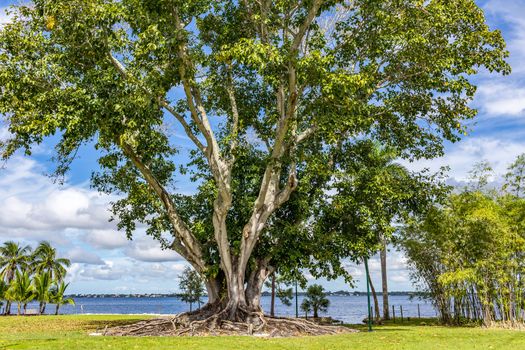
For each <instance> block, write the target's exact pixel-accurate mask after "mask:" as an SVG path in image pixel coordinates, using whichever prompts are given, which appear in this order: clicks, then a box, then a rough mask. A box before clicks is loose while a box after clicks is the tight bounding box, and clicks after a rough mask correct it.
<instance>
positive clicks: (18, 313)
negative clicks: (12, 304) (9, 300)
mask: <svg viewBox="0 0 525 350" xmlns="http://www.w3.org/2000/svg"><path fill="white" fill-rule="evenodd" d="M20 307H21V305H20V303H18V310H17V311H18V312H17V315H18V316H20Z"/></svg>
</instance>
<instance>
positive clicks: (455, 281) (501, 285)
mask: <svg viewBox="0 0 525 350" xmlns="http://www.w3.org/2000/svg"><path fill="white" fill-rule="evenodd" d="M489 168H490V166H489V165H488V164H486V163H484V165H483V166H481V167H480V166H479V165H477V166H476V167H475V170H474V171H473V172H472V173H478V174H481V176H476V177H475V178H473V181H474V182H475V184H474V186H472V187H471V188H473V189H472V190H469V189H465V190H464V191H463V192H461V193H455V194H451V195H450V197H449V198H448V200H447V201H446V203H444V205H443V206H436V207H434V208H433V209H432V210H430V211H429V212H428V213H426V215H424V216H422V217H421V218H419V219H417V220H414V221H412V222H410V223H409V225H408V226H407V227H406V228H405V229H404V230H403V232H402V235H401V240H400V243H401V247H402V248H403V250H404V251H405V252H406V255H407V257H408V261H409V264H410V265H411V267H412V268H413V277H414V280H416V281H419V282H420V283H421V284H422V287H423V288H424V289H425V290H426V291H428V292H430V294H431V295H432V299H433V301H434V303H435V304H436V306H437V307H438V310H439V311H440V314H441V317H442V318H443V320H445V321H447V322H450V321H456V322H459V321H460V319H461V318H462V317H464V318H466V319H478V320H483V322H485V324H490V323H491V322H493V321H494V320H495V319H496V318H499V319H502V320H504V321H512V322H514V321H516V320H522V317H523V315H522V313H521V311H520V310H521V309H522V308H523V305H524V299H523V295H524V290H523V284H522V282H521V276H522V275H523V273H524V271H525V270H524V269H525V265H524V264H523V256H524V255H523V254H524V252H525V230H524V228H525V220H524V218H525V201H524V200H523V199H522V198H519V197H516V196H514V195H509V194H507V193H505V192H504V191H503V190H498V189H494V190H492V191H485V189H484V188H483V187H480V186H481V184H486V177H485V175H483V174H485V173H486V172H485V171H481V172H480V171H478V169H489ZM479 179H481V181H480V180H479ZM451 305H453V306H454V315H452V314H451V311H450V310H451V309H450V306H451Z"/></svg>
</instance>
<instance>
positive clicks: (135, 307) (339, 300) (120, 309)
mask: <svg viewBox="0 0 525 350" xmlns="http://www.w3.org/2000/svg"><path fill="white" fill-rule="evenodd" d="M302 299H303V297H302V296H299V306H300V305H301V302H302ZM329 299H330V307H329V308H328V312H327V313H326V314H321V315H323V316H324V315H328V316H331V317H333V318H335V319H338V320H341V321H344V322H346V323H361V322H362V321H363V319H364V318H365V317H366V312H367V300H366V296H329ZM389 300H390V305H394V306H395V308H396V317H399V306H400V305H402V306H403V314H404V317H417V305H418V304H419V306H420V312H421V317H435V316H436V312H435V310H434V308H433V307H432V305H431V304H430V302H428V301H425V300H419V299H413V300H410V298H409V297H408V296H391V297H390V299H389ZM379 301H381V296H379ZM75 302H76V305H75V306H71V305H64V306H63V307H61V309H60V313H63V314H81V313H91V314H177V313H180V312H184V311H188V310H189V305H188V304H186V303H183V302H181V301H180V300H179V299H178V298H75ZM261 304H262V307H263V309H264V310H265V311H267V312H269V310H270V297H269V296H263V297H262V301H261ZM372 304H373V303H372ZM380 305H381V304H380ZM13 307H14V309H13V311H14V312H16V305H13ZM194 307H195V305H194ZM380 307H382V306H380ZM31 308H34V309H36V308H38V306H37V304H36V303H31V304H29V305H28V309H31ZM390 308H392V306H390ZM275 310H276V313H277V314H278V315H280V316H295V299H294V300H293V301H292V306H286V305H282V304H281V302H280V301H279V299H276V304H275ZM54 311H55V307H54V305H48V307H47V310H46V312H47V313H54ZM299 312H300V313H301V311H300V309H299Z"/></svg>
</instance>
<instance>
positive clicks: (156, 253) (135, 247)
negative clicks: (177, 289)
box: [124, 237, 182, 262]
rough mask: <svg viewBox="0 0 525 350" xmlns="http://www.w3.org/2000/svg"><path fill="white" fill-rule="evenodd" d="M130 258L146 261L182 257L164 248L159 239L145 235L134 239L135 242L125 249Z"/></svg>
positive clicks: (160, 260)
mask: <svg viewBox="0 0 525 350" xmlns="http://www.w3.org/2000/svg"><path fill="white" fill-rule="evenodd" d="M124 253H125V254H126V255H127V256H129V257H130V258H133V259H136V260H139V261H146V262H164V261H180V260H182V257H181V256H180V255H179V254H177V253H176V252H175V251H173V250H168V249H166V250H163V249H162V248H161V247H160V244H159V242H158V241H155V240H154V239H152V238H151V237H143V238H139V239H136V240H134V241H133V244H132V245H131V246H130V247H129V248H127V249H125V250H124Z"/></svg>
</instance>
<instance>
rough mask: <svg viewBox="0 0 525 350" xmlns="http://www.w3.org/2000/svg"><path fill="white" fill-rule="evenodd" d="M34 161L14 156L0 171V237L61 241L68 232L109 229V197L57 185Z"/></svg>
mask: <svg viewBox="0 0 525 350" xmlns="http://www.w3.org/2000/svg"><path fill="white" fill-rule="evenodd" d="M44 171H45V169H43V168H42V167H41V166H40V165H39V164H38V163H37V162H36V161H34V160H32V159H28V158H24V157H14V158H12V159H11V160H9V161H8V162H7V164H6V166H5V168H3V169H0V213H2V215H1V216H0V227H1V228H0V237H2V236H3V237H11V236H17V237H18V236H24V237H25V238H27V239H34V240H38V239H42V238H47V236H49V240H51V241H55V242H63V241H64V240H65V239H66V236H67V235H66V233H65V231H66V230H67V229H84V230H86V229H89V230H93V229H98V230H110V229H113V228H114V227H115V224H114V223H110V222H109V218H110V213H109V210H108V206H109V202H110V200H111V198H110V197H109V196H105V195H101V194H99V193H98V192H96V191H93V190H90V189H87V188H85V187H84V186H67V185H66V186H59V185H57V184H55V183H53V181H52V180H51V179H50V178H48V177H47V176H45V175H43V173H44Z"/></svg>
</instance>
